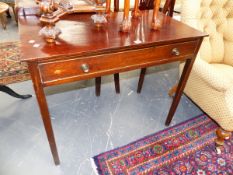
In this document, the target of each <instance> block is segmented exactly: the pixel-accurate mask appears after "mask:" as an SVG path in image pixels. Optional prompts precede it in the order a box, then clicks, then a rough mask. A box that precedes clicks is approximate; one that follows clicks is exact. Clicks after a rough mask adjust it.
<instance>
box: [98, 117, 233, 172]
mask: <svg viewBox="0 0 233 175" xmlns="http://www.w3.org/2000/svg"><path fill="white" fill-rule="evenodd" d="M217 127H218V126H217V125H216V124H215V123H214V122H213V121H212V120H211V119H209V118H208V117H207V116H206V115H202V116H199V117H196V118H193V119H191V120H188V121H186V122H183V123H181V124H179V125H176V126H173V127H171V128H168V129H165V130H163V131H161V132H159V133H156V134H153V135H150V136H147V137H145V138H143V139H140V140H138V141H135V142H133V143H130V144H128V145H126V146H123V147H120V148H117V149H114V150H111V151H108V152H105V153H102V154H100V155H98V156H95V157H94V161H95V164H96V166H97V171H98V173H99V174H100V175H175V174H180V175H186V174H189V175H205V174H208V175H232V174H233V137H231V138H230V139H229V140H228V141H227V142H226V143H225V145H224V147H223V149H222V154H220V155H218V154H216V152H215V144H214V139H215V138H216V135H215V130H216V128H217Z"/></svg>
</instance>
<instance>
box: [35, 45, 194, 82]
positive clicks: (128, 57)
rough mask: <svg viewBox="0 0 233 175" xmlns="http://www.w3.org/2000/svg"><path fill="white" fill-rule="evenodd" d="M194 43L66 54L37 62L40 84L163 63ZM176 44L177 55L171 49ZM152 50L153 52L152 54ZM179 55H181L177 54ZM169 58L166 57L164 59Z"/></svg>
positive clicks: (187, 54)
mask: <svg viewBox="0 0 233 175" xmlns="http://www.w3.org/2000/svg"><path fill="white" fill-rule="evenodd" d="M196 46H197V42H196V41H190V42H185V43H183V42H182V43H177V44H176V43H174V44H170V45H162V46H157V47H149V48H144V49H136V50H128V51H125V53H124V55H122V52H119V53H108V54H101V55H96V56H89V57H86V56H85V57H82V58H78V59H77V58H70V59H66V60H65V61H52V62H46V63H41V64H39V66H38V68H39V70H40V74H41V81H42V82H43V84H44V86H51V85H57V84H61V83H64V82H70V81H77V80H83V79H90V78H95V77H99V76H103V75H106V74H113V73H118V71H128V70H132V69H137V68H141V66H142V65H143V66H144V67H148V66H152V65H156V64H162V63H166V62H168V61H178V60H184V59H185V58H187V57H192V56H193V50H195V48H196ZM174 48H177V49H179V51H180V53H181V54H180V55H179V56H176V55H174V54H173V53H172V49H174ZM154 53H156V54H154ZM181 57H182V58H181ZM168 59H169V60H168ZM83 64H87V65H88V66H89V72H84V71H83V70H82V68H81V66H82V65H83Z"/></svg>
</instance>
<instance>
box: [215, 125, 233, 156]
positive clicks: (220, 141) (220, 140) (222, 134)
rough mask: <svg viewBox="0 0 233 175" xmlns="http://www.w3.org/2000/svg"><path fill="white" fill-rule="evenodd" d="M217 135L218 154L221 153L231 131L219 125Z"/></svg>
mask: <svg viewBox="0 0 233 175" xmlns="http://www.w3.org/2000/svg"><path fill="white" fill-rule="evenodd" d="M216 135H217V138H216V139H215V143H216V151H217V154H221V147H222V146H223V145H224V141H225V140H226V139H229V138H230V136H231V132H230V131H225V130H223V129H222V128H220V127H219V128H218V129H217V130H216Z"/></svg>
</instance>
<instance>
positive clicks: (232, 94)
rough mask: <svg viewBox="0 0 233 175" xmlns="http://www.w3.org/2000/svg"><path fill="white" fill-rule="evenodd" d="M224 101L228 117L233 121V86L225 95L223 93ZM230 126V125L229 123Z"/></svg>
mask: <svg viewBox="0 0 233 175" xmlns="http://www.w3.org/2000/svg"><path fill="white" fill-rule="evenodd" d="M225 100H226V102H227V103H226V104H227V107H228V109H229V111H230V114H231V115H230V116H231V118H232V119H231V120H232V121H233V86H232V87H230V88H229V89H228V90H227V91H226V93H225ZM231 124H232V123H231Z"/></svg>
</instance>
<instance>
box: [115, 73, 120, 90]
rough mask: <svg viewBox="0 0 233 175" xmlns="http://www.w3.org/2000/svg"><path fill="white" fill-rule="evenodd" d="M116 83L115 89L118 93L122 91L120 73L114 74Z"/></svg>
mask: <svg viewBox="0 0 233 175" xmlns="http://www.w3.org/2000/svg"><path fill="white" fill-rule="evenodd" d="M114 83H115V90H116V93H117V94H119V93H120V78H119V73H116V74H114Z"/></svg>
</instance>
